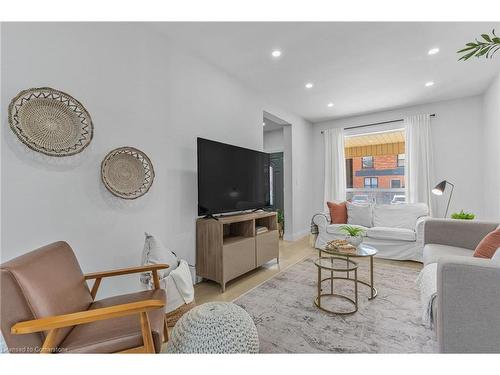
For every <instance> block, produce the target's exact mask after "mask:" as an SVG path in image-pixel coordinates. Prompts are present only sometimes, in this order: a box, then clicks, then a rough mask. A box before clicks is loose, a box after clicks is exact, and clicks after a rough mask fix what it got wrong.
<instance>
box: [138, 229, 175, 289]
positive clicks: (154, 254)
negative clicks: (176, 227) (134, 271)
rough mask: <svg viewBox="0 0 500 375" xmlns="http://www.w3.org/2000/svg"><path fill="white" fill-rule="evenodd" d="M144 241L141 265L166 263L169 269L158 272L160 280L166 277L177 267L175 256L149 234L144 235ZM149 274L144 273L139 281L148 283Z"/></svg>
mask: <svg viewBox="0 0 500 375" xmlns="http://www.w3.org/2000/svg"><path fill="white" fill-rule="evenodd" d="M144 235H145V236H146V240H145V241H144V250H143V251H142V264H143V265H146V264H159V263H166V264H168V265H169V266H170V267H168V268H167V269H164V270H159V271H158V276H159V278H160V279H162V278H164V277H166V276H168V274H169V273H170V272H172V271H173V270H175V269H176V268H177V266H178V265H179V259H177V255H175V253H173V252H172V251H170V250H168V249H167V248H166V247H165V246H163V244H162V243H161V242H160V240H158V239H157V238H156V237H155V236H153V235H152V234H149V233H144ZM150 275H151V273H149V272H145V273H143V274H142V275H141V281H142V282H143V283H145V284H147V283H148V280H149V279H150Z"/></svg>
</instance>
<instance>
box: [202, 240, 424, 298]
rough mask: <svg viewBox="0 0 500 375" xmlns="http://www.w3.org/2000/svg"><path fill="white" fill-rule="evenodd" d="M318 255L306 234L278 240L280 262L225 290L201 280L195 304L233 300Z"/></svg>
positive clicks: (241, 279) (232, 283) (379, 260)
mask: <svg viewBox="0 0 500 375" xmlns="http://www.w3.org/2000/svg"><path fill="white" fill-rule="evenodd" d="M312 255H318V253H317V251H316V250H314V249H313V248H311V247H310V246H309V237H308V236H306V237H304V238H301V239H300V240H297V241H294V242H289V241H280V264H279V265H278V264H277V263H276V261H270V262H268V263H267V264H265V265H263V266H262V267H259V268H258V269H256V270H254V271H251V272H249V273H247V274H245V275H242V276H240V277H238V278H237V279H234V280H232V281H230V282H228V283H227V284H226V291H225V292H224V293H222V292H221V288H220V285H219V284H217V283H215V282H212V281H203V282H201V283H198V284H196V285H195V287H194V293H195V300H196V304H197V305H201V304H202V303H205V302H210V301H233V300H234V299H236V298H238V297H239V296H241V295H242V294H244V293H246V292H248V291H249V290H250V289H252V288H255V287H256V286H258V285H260V284H262V283H263V282H265V281H266V280H269V279H270V278H272V277H273V276H275V275H276V274H278V273H279V272H282V271H284V270H286V269H287V268H289V267H290V266H293V265H294V264H296V263H298V262H300V261H301V260H303V259H305V258H307V257H310V256H312ZM374 261H375V264H376V263H379V262H385V263H395V264H398V263H399V264H401V263H404V264H405V265H407V266H410V267H415V268H416V269H421V268H422V264H421V263H418V262H411V261H397V260H384V259H377V258H375V260H374Z"/></svg>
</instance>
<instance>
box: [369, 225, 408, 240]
mask: <svg viewBox="0 0 500 375" xmlns="http://www.w3.org/2000/svg"><path fill="white" fill-rule="evenodd" d="M367 237H369V238H375V239H378V240H395V241H409V242H414V241H416V239H417V235H416V233H415V231H414V230H411V229H406V228H389V227H372V228H368V231H367Z"/></svg>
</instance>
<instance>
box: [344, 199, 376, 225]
mask: <svg viewBox="0 0 500 375" xmlns="http://www.w3.org/2000/svg"><path fill="white" fill-rule="evenodd" d="M347 224H350V225H351V224H352V225H362V226H363V227H367V228H371V227H372V205H371V204H360V203H351V202H347Z"/></svg>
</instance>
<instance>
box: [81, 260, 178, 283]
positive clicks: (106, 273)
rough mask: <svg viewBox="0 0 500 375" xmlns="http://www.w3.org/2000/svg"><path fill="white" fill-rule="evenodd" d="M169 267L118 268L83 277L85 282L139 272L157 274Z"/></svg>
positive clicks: (165, 265) (150, 265) (155, 265)
mask: <svg viewBox="0 0 500 375" xmlns="http://www.w3.org/2000/svg"><path fill="white" fill-rule="evenodd" d="M168 267H170V266H169V265H168V264H146V265H144V266H137V267H129V268H118V269H116V270H110V271H101V272H92V273H87V274H85V275H84V277H85V280H90V279H101V278H103V277H111V276H120V275H128V274H131V273H139V272H148V271H150V272H158V270H163V269H165V268H168Z"/></svg>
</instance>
